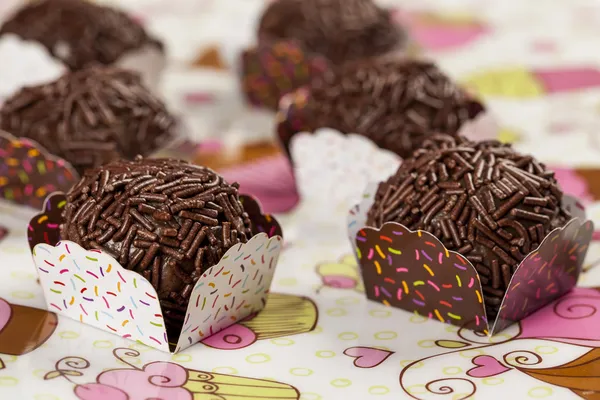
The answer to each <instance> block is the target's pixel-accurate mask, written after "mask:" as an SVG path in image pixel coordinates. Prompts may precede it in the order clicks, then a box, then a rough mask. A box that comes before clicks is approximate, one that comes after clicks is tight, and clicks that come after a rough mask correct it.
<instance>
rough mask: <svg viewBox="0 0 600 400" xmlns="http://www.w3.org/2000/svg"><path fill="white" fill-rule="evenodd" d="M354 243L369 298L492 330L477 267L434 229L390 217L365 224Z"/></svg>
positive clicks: (477, 328) (473, 326) (438, 318)
mask: <svg viewBox="0 0 600 400" xmlns="http://www.w3.org/2000/svg"><path fill="white" fill-rule="evenodd" d="M356 246H357V247H356V253H357V259H358V260H359V263H360V264H361V268H362V276H363V281H364V285H365V291H366V294H367V298H369V299H371V300H374V301H377V302H379V303H383V304H385V305H386V306H392V307H398V308H402V309H404V310H407V311H410V312H414V313H416V314H418V315H422V316H425V317H429V318H431V319H436V320H439V321H441V322H445V323H448V324H453V325H457V326H463V325H465V324H469V325H470V326H472V329H473V330H475V331H477V332H484V333H485V334H487V333H489V332H488V321H487V319H486V316H485V310H484V305H483V296H482V290H481V283H480V281H479V276H478V275H477V272H476V271H475V268H474V267H473V266H472V265H471V264H470V263H469V262H468V261H467V260H466V259H465V258H463V257H462V256H461V255H460V254H458V253H455V252H451V251H448V250H447V249H446V248H445V247H444V246H443V245H442V244H441V243H440V241H439V240H438V239H436V238H435V237H434V236H433V235H431V234H430V233H428V232H424V231H417V232H411V231H410V230H408V229H407V228H405V227H404V226H402V225H400V224H398V223H393V222H392V223H386V224H384V225H383V226H382V227H381V229H379V230H378V229H373V228H364V229H361V230H360V231H359V232H358V235H357V236H356Z"/></svg>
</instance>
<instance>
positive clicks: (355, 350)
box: [344, 346, 394, 368]
mask: <svg viewBox="0 0 600 400" xmlns="http://www.w3.org/2000/svg"><path fill="white" fill-rule="evenodd" d="M344 354H345V355H347V356H348V357H354V366H355V367H358V368H375V367H376V366H378V365H379V364H381V363H383V362H384V361H385V360H387V359H388V357H389V356H391V355H392V354H394V352H393V351H387V350H382V349H376V348H373V347H363V346H357V347H350V348H347V349H346V350H344Z"/></svg>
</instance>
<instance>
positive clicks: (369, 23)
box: [258, 0, 406, 65]
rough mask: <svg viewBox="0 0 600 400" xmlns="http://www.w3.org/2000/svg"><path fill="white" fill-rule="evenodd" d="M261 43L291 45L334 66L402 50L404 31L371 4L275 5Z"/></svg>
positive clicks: (264, 21) (297, 0) (283, 1)
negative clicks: (288, 42)
mask: <svg viewBox="0 0 600 400" xmlns="http://www.w3.org/2000/svg"><path fill="white" fill-rule="evenodd" d="M258 39H259V42H265V41H267V42H272V41H278V40H293V41H296V42H298V43H299V44H300V45H301V46H302V47H303V48H304V49H305V50H306V51H307V52H309V53H315V54H319V55H322V56H324V57H325V58H326V59H328V60H329V61H331V62H332V63H333V64H334V65H338V64H341V63H344V62H347V61H353V60H359V59H363V58H370V57H375V56H380V55H383V54H386V53H389V52H392V51H396V50H401V49H402V48H403V46H404V45H405V44H406V35H405V33H404V31H403V30H402V29H401V28H400V27H399V26H398V25H397V24H396V23H395V22H394V21H393V20H392V16H391V14H390V12H389V11H387V10H385V9H381V8H379V7H378V6H377V5H376V4H375V2H373V0H276V1H273V2H271V3H270V4H269V6H268V7H267V9H266V10H265V11H264V13H263V15H262V18H261V20H260V22H259V26H258Z"/></svg>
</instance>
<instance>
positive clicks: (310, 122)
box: [278, 59, 484, 157]
mask: <svg viewBox="0 0 600 400" xmlns="http://www.w3.org/2000/svg"><path fill="white" fill-rule="evenodd" d="M293 96H294V97H295V98H292V103H291V105H289V106H288V109H287V110H285V111H282V112H283V113H284V115H282V116H281V120H282V121H283V122H281V123H280V125H279V127H278V134H279V136H280V138H281V140H282V142H283V143H284V144H285V145H286V147H287V146H288V145H289V141H290V140H291V138H292V137H293V135H294V134H295V133H297V132H303V131H306V132H314V131H315V130H317V129H319V128H333V129H336V130H338V131H340V132H341V133H345V134H347V133H357V134H360V135H363V136H366V137H368V138H369V139H371V140H372V141H373V142H374V143H375V144H377V145H378V146H379V147H381V148H384V149H387V150H390V151H392V152H394V153H396V154H398V155H400V156H401V157H407V156H410V154H411V153H412V152H413V151H414V150H415V149H417V148H419V146H420V145H421V143H422V142H423V140H425V139H426V138H427V137H428V136H429V135H431V134H434V133H446V134H452V135H453V134H456V133H457V132H458V130H459V129H460V127H461V126H462V124H463V123H465V122H466V121H468V120H470V119H472V118H475V117H476V116H477V115H478V114H479V113H480V112H482V111H483V110H484V108H483V106H482V105H481V104H480V103H479V102H477V101H476V100H474V99H472V98H470V97H469V96H468V95H467V94H466V93H465V92H464V91H463V90H462V89H461V88H459V87H458V86H457V85H456V84H454V83H453V82H452V81H451V80H450V78H448V77H447V76H446V75H445V74H444V73H443V72H442V71H440V70H439V69H438V68H437V67H436V66H435V65H434V64H432V63H429V62H424V61H415V60H400V59H396V60H382V59H380V60H371V61H363V62H357V63H350V64H346V65H344V66H342V67H339V68H337V69H335V70H331V71H327V72H325V74H324V75H323V76H322V77H321V78H317V79H315V80H314V81H313V82H312V83H311V84H310V85H308V87H307V88H306V89H301V90H299V91H298V92H296V93H295V95H293Z"/></svg>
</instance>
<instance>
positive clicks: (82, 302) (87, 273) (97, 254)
mask: <svg viewBox="0 0 600 400" xmlns="http://www.w3.org/2000/svg"><path fill="white" fill-rule="evenodd" d="M281 240H282V239H281V237H279V236H275V237H272V238H268V237H267V235H266V234H264V233H261V234H258V235H256V236H254V237H252V238H251V239H250V240H249V241H248V242H247V243H245V244H240V245H236V246H234V247H232V248H231V249H229V251H227V253H226V254H225V255H224V256H223V257H222V258H221V261H220V262H219V263H218V264H217V265H214V266H213V267H211V268H209V269H208V270H207V271H206V272H205V273H204V274H203V275H202V277H201V278H200V279H199V280H198V282H197V283H196V285H195V286H194V289H193V290H192V293H191V295H190V302H189V304H188V309H187V312H186V317H185V323H184V326H183V330H182V333H181V335H180V337H179V341H178V343H177V346H176V347H175V348H174V349H173V348H172V347H171V348H170V346H169V342H168V340H167V333H166V329H165V324H164V319H163V315H162V311H161V307H160V303H159V300H158V295H157V293H156V290H155V289H154V288H153V287H152V284H151V283H150V282H148V281H147V280H146V279H144V278H143V277H142V276H141V275H140V274H138V273H136V272H133V271H129V270H126V269H124V268H123V267H122V266H121V265H120V264H119V263H118V261H116V260H115V259H114V258H112V257H111V256H109V255H108V254H106V253H103V252H101V251H98V250H89V251H88V250H85V249H83V248H82V247H81V246H79V245H78V244H76V243H73V242H70V241H63V242H59V243H58V244H57V245H56V246H50V245H47V244H44V243H41V244H38V245H37V246H35V248H34V250H33V257H34V262H35V264H36V267H37V269H38V274H39V278H40V283H41V285H42V288H43V290H44V296H45V299H46V304H47V307H48V310H50V311H53V312H56V313H58V314H61V315H64V316H66V317H69V318H72V319H75V320H78V321H81V322H83V323H86V324H89V325H92V326H94V327H96V328H99V329H102V330H104V331H107V332H112V333H114V334H117V335H119V336H121V337H124V338H127V339H130V340H134V341H137V342H139V343H143V344H145V345H147V346H150V347H154V348H157V349H159V350H161V351H165V352H170V351H172V352H174V353H176V352H179V351H181V350H184V349H186V348H188V347H190V346H192V345H193V344H195V343H197V342H198V341H200V340H202V339H205V338H206V337H208V336H210V335H212V334H214V333H217V332H219V331H221V330H222V329H224V328H226V327H228V326H229V325H231V324H234V323H235V322H237V321H238V320H241V319H244V318H246V317H247V316H249V315H251V314H254V313H256V312H258V311H260V310H261V309H262V308H263V307H264V306H265V304H266V296H267V293H268V291H269V288H270V285H271V281H272V279H273V274H274V272H275V266H276V265H277V260H278V257H279V252H280V250H281Z"/></svg>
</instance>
